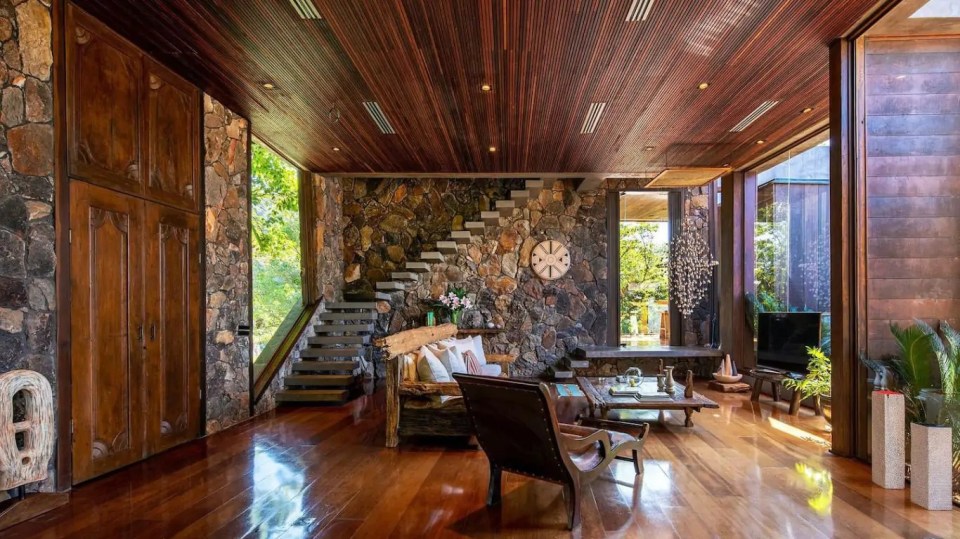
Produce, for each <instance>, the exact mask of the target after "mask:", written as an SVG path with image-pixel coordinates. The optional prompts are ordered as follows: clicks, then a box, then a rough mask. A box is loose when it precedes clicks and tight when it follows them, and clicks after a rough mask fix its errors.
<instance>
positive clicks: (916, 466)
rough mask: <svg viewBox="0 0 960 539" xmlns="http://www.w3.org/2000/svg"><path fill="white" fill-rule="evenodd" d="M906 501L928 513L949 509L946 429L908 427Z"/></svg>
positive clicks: (949, 453)
mask: <svg viewBox="0 0 960 539" xmlns="http://www.w3.org/2000/svg"><path fill="white" fill-rule="evenodd" d="M910 501H912V502H913V503H915V504H917V505H919V506H920V507H924V508H926V509H929V510H931V511H950V510H952V509H953V452H952V441H951V429H950V427H949V426H943V425H921V424H919V423H911V424H910Z"/></svg>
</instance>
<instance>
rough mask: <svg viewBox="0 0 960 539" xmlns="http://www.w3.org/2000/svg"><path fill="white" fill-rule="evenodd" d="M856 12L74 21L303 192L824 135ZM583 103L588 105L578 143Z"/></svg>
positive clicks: (822, 7)
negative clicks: (175, 90) (309, 178)
mask: <svg viewBox="0 0 960 539" xmlns="http://www.w3.org/2000/svg"><path fill="white" fill-rule="evenodd" d="M875 2H876V0H843V1H830V0H656V1H655V2H654V5H653V9H652V11H651V14H650V17H649V19H648V20H647V21H645V22H627V21H625V18H626V15H627V11H628V9H629V7H630V4H631V2H630V0H522V1H521V0H314V3H315V4H316V6H317V9H318V10H319V12H320V13H321V14H322V16H323V19H322V20H302V19H300V18H299V17H298V16H297V15H296V12H295V11H294V9H293V7H292V6H291V5H290V4H289V2H288V1H287V0H272V1H268V0H230V1H223V0H76V2H75V3H76V4H77V5H79V6H80V7H82V8H83V9H86V10H87V11H89V12H91V13H92V14H94V15H95V16H96V17H98V18H100V19H101V20H103V21H104V22H106V23H107V24H108V25H110V26H111V27H113V28H115V29H116V30H118V31H119V32H120V33H121V34H123V35H125V36H126V37H127V38H128V39H130V40H131V41H133V42H135V43H136V44H138V45H140V46H141V47H143V48H144V49H146V50H147V51H148V52H150V53H151V54H153V55H154V56H156V57H158V59H160V60H161V61H163V62H165V63H167V64H168V65H169V66H170V67H171V68H173V69H174V70H175V71H177V72H179V73H181V74H183V75H184V76H185V77H187V78H188V79H190V80H192V81H194V82H195V83H196V84H198V85H199V86H200V87H201V88H203V89H204V90H205V91H207V92H208V93H210V94H211V95H213V96H214V97H217V98H218V99H220V100H221V101H223V102H224V103H226V104H228V105H229V106H231V107H232V108H234V109H235V110H236V111H237V112H239V113H241V114H244V115H246V116H248V117H249V118H250V119H251V122H252V128H253V131H254V133H255V134H256V135H257V136H259V137H260V138H261V139H263V140H265V141H267V142H268V143H269V144H271V145H272V146H274V147H275V148H277V149H278V150H280V151H281V152H282V153H284V154H285V155H286V156H287V157H289V158H290V159H292V160H293V161H294V162H296V163H297V164H299V165H301V166H303V167H305V168H309V169H311V170H314V171H317V172H326V173H351V172H354V173H414V174H415V173H423V172H433V173H456V174H474V173H477V174H482V173H510V172H514V173H538V172H554V173H582V174H584V175H590V174H594V175H596V174H611V175H613V174H618V175H631V174H636V175H642V176H647V177H652V176H653V175H656V174H657V173H659V172H660V171H661V170H662V169H663V168H665V167H667V166H672V167H675V166H723V165H725V164H730V165H733V166H736V165H737V164H738V163H739V164H743V163H746V162H748V161H751V160H753V159H755V158H756V157H758V156H760V155H761V154H762V153H764V149H765V148H769V147H770V146H768V145H769V144H777V143H778V142H779V141H782V140H784V139H786V138H787V137H790V136H791V135H794V134H796V132H798V131H801V130H806V129H810V128H812V127H814V126H815V125H817V124H820V123H822V122H824V120H825V119H826V115H827V108H828V107H827V101H828V100H827V82H828V55H827V45H828V43H829V42H830V41H831V39H832V38H834V37H836V36H839V35H841V34H842V33H843V32H844V31H846V30H847V29H848V28H849V27H851V26H852V25H853V24H855V23H856V22H857V20H858V19H859V18H860V17H861V16H862V15H863V14H864V13H865V12H867V11H868V10H869V9H870V8H871V7H872V6H873V4H874V3H875ZM264 82H272V83H274V84H275V85H276V89H274V90H267V89H265V88H263V86H262V84H263V83H264ZM701 82H708V83H709V84H710V86H709V88H707V89H706V90H699V89H698V88H697V86H698V84H699V83H701ZM485 83H486V84H491V85H492V87H493V91H491V92H488V93H484V92H481V90H480V86H481V85H482V84H485ZM365 100H373V101H377V102H379V103H380V105H381V107H382V108H383V111H384V112H385V113H386V115H387V117H388V118H389V120H390V122H391V123H392V124H393V127H394V128H395V130H396V132H397V134H395V135H383V134H381V133H380V131H379V130H378V129H377V127H376V125H375V124H374V123H373V121H372V120H371V119H370V117H369V116H368V114H367V113H366V111H365V110H364V108H363V105H362V102H363V101H365ZM766 100H779V101H780V104H779V105H777V106H776V107H774V108H773V109H772V110H771V111H770V112H768V113H767V114H766V115H764V116H762V117H761V118H760V119H759V120H757V121H756V122H755V123H754V124H753V125H751V126H750V127H748V128H747V129H746V130H745V131H743V132H742V133H730V132H729V131H730V128H731V127H733V126H734V125H735V124H737V123H738V122H739V121H740V120H741V119H742V118H743V117H744V116H746V115H747V114H749V113H750V112H751V111H753V110H754V109H755V108H756V107H757V106H758V105H760V104H761V103H762V102H764V101H766ZM591 102H606V103H607V105H606V108H605V109H604V113H603V116H602V118H601V120H600V123H599V126H598V127H597V129H596V132H595V133H593V134H581V133H580V130H581V126H582V124H583V121H584V116H585V115H586V113H587V109H588V107H589V105H590V103H591ZM806 107H813V111H812V112H811V113H809V114H801V112H800V111H801V110H803V109H804V108H806ZM331 109H336V110H337V111H339V121H333V120H332V119H331V116H334V117H335V116H336V115H335V114H334V115H331V114H329V111H330V110H331ZM758 139H763V140H765V141H766V145H758V144H755V141H756V140H758ZM490 146H495V147H496V148H497V151H496V152H490V151H488V148H489V147H490ZM334 147H338V148H341V149H342V151H339V152H335V151H333V148H334ZM647 147H652V148H653V149H652V150H647V149H646V148H647Z"/></svg>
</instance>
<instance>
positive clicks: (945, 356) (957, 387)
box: [917, 320, 960, 399]
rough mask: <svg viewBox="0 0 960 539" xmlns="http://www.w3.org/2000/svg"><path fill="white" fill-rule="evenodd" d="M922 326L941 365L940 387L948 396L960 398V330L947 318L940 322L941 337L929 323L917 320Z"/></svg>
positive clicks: (918, 324)
mask: <svg viewBox="0 0 960 539" xmlns="http://www.w3.org/2000/svg"><path fill="white" fill-rule="evenodd" d="M917 326H918V327H920V328H921V329H922V330H923V331H924V332H926V333H927V335H929V337H930V344H931V347H932V348H933V353H934V355H935V356H936V358H937V363H938V364H939V367H940V387H941V388H943V394H944V395H946V396H947V397H948V398H953V399H957V398H960V331H957V330H956V329H954V328H953V326H951V325H950V324H949V323H948V322H947V321H946V320H942V321H941V322H940V333H941V334H942V335H943V337H942V338H941V336H940V335H938V334H937V332H936V331H934V330H933V328H932V327H930V326H929V325H928V324H926V323H925V322H922V321H917Z"/></svg>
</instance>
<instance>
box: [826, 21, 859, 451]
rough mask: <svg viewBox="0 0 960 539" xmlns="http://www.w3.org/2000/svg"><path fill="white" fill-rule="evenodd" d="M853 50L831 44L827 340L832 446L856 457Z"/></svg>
mask: <svg viewBox="0 0 960 539" xmlns="http://www.w3.org/2000/svg"><path fill="white" fill-rule="evenodd" d="M851 61H852V50H851V45H850V42H849V41H847V40H844V39H838V40H836V41H834V42H833V43H832V44H831V45H830V119H831V123H830V305H831V318H830V337H831V348H832V352H831V358H830V359H831V365H832V369H833V370H832V388H831V394H832V406H833V420H832V423H833V436H832V439H833V448H832V451H833V452H834V453H836V454H837V455H841V456H852V455H853V453H854V435H853V432H854V425H855V423H854V415H853V412H854V403H853V397H854V395H855V394H856V391H855V387H856V380H855V376H854V375H855V373H856V371H857V369H856V368H855V363H856V361H857V360H856V351H857V345H856V339H857V335H856V324H857V316H856V315H857V309H856V305H855V299H856V296H855V294H854V291H855V290H856V285H857V281H856V278H857V275H856V271H855V268H854V267H853V264H854V261H855V260H856V259H855V257H854V255H853V253H854V251H855V249H856V236H855V231H854V228H853V225H854V218H855V214H856V211H855V208H854V205H855V204H856V202H857V200H856V188H855V185H856V174H854V172H853V167H852V166H851V158H852V156H851V149H852V146H851V144H852V139H851V137H852V131H853V128H852V122H853V121H855V118H853V117H851V114H850V113H851V110H852V109H851V105H852V92H853V86H852V79H851Z"/></svg>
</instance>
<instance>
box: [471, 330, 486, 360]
mask: <svg viewBox="0 0 960 539" xmlns="http://www.w3.org/2000/svg"><path fill="white" fill-rule="evenodd" d="M473 353H474V355H476V356H477V359H478V360H479V361H480V364H481V365H486V364H487V354H485V353H484V352H483V339H481V338H480V336H479V335H474V336H473Z"/></svg>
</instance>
